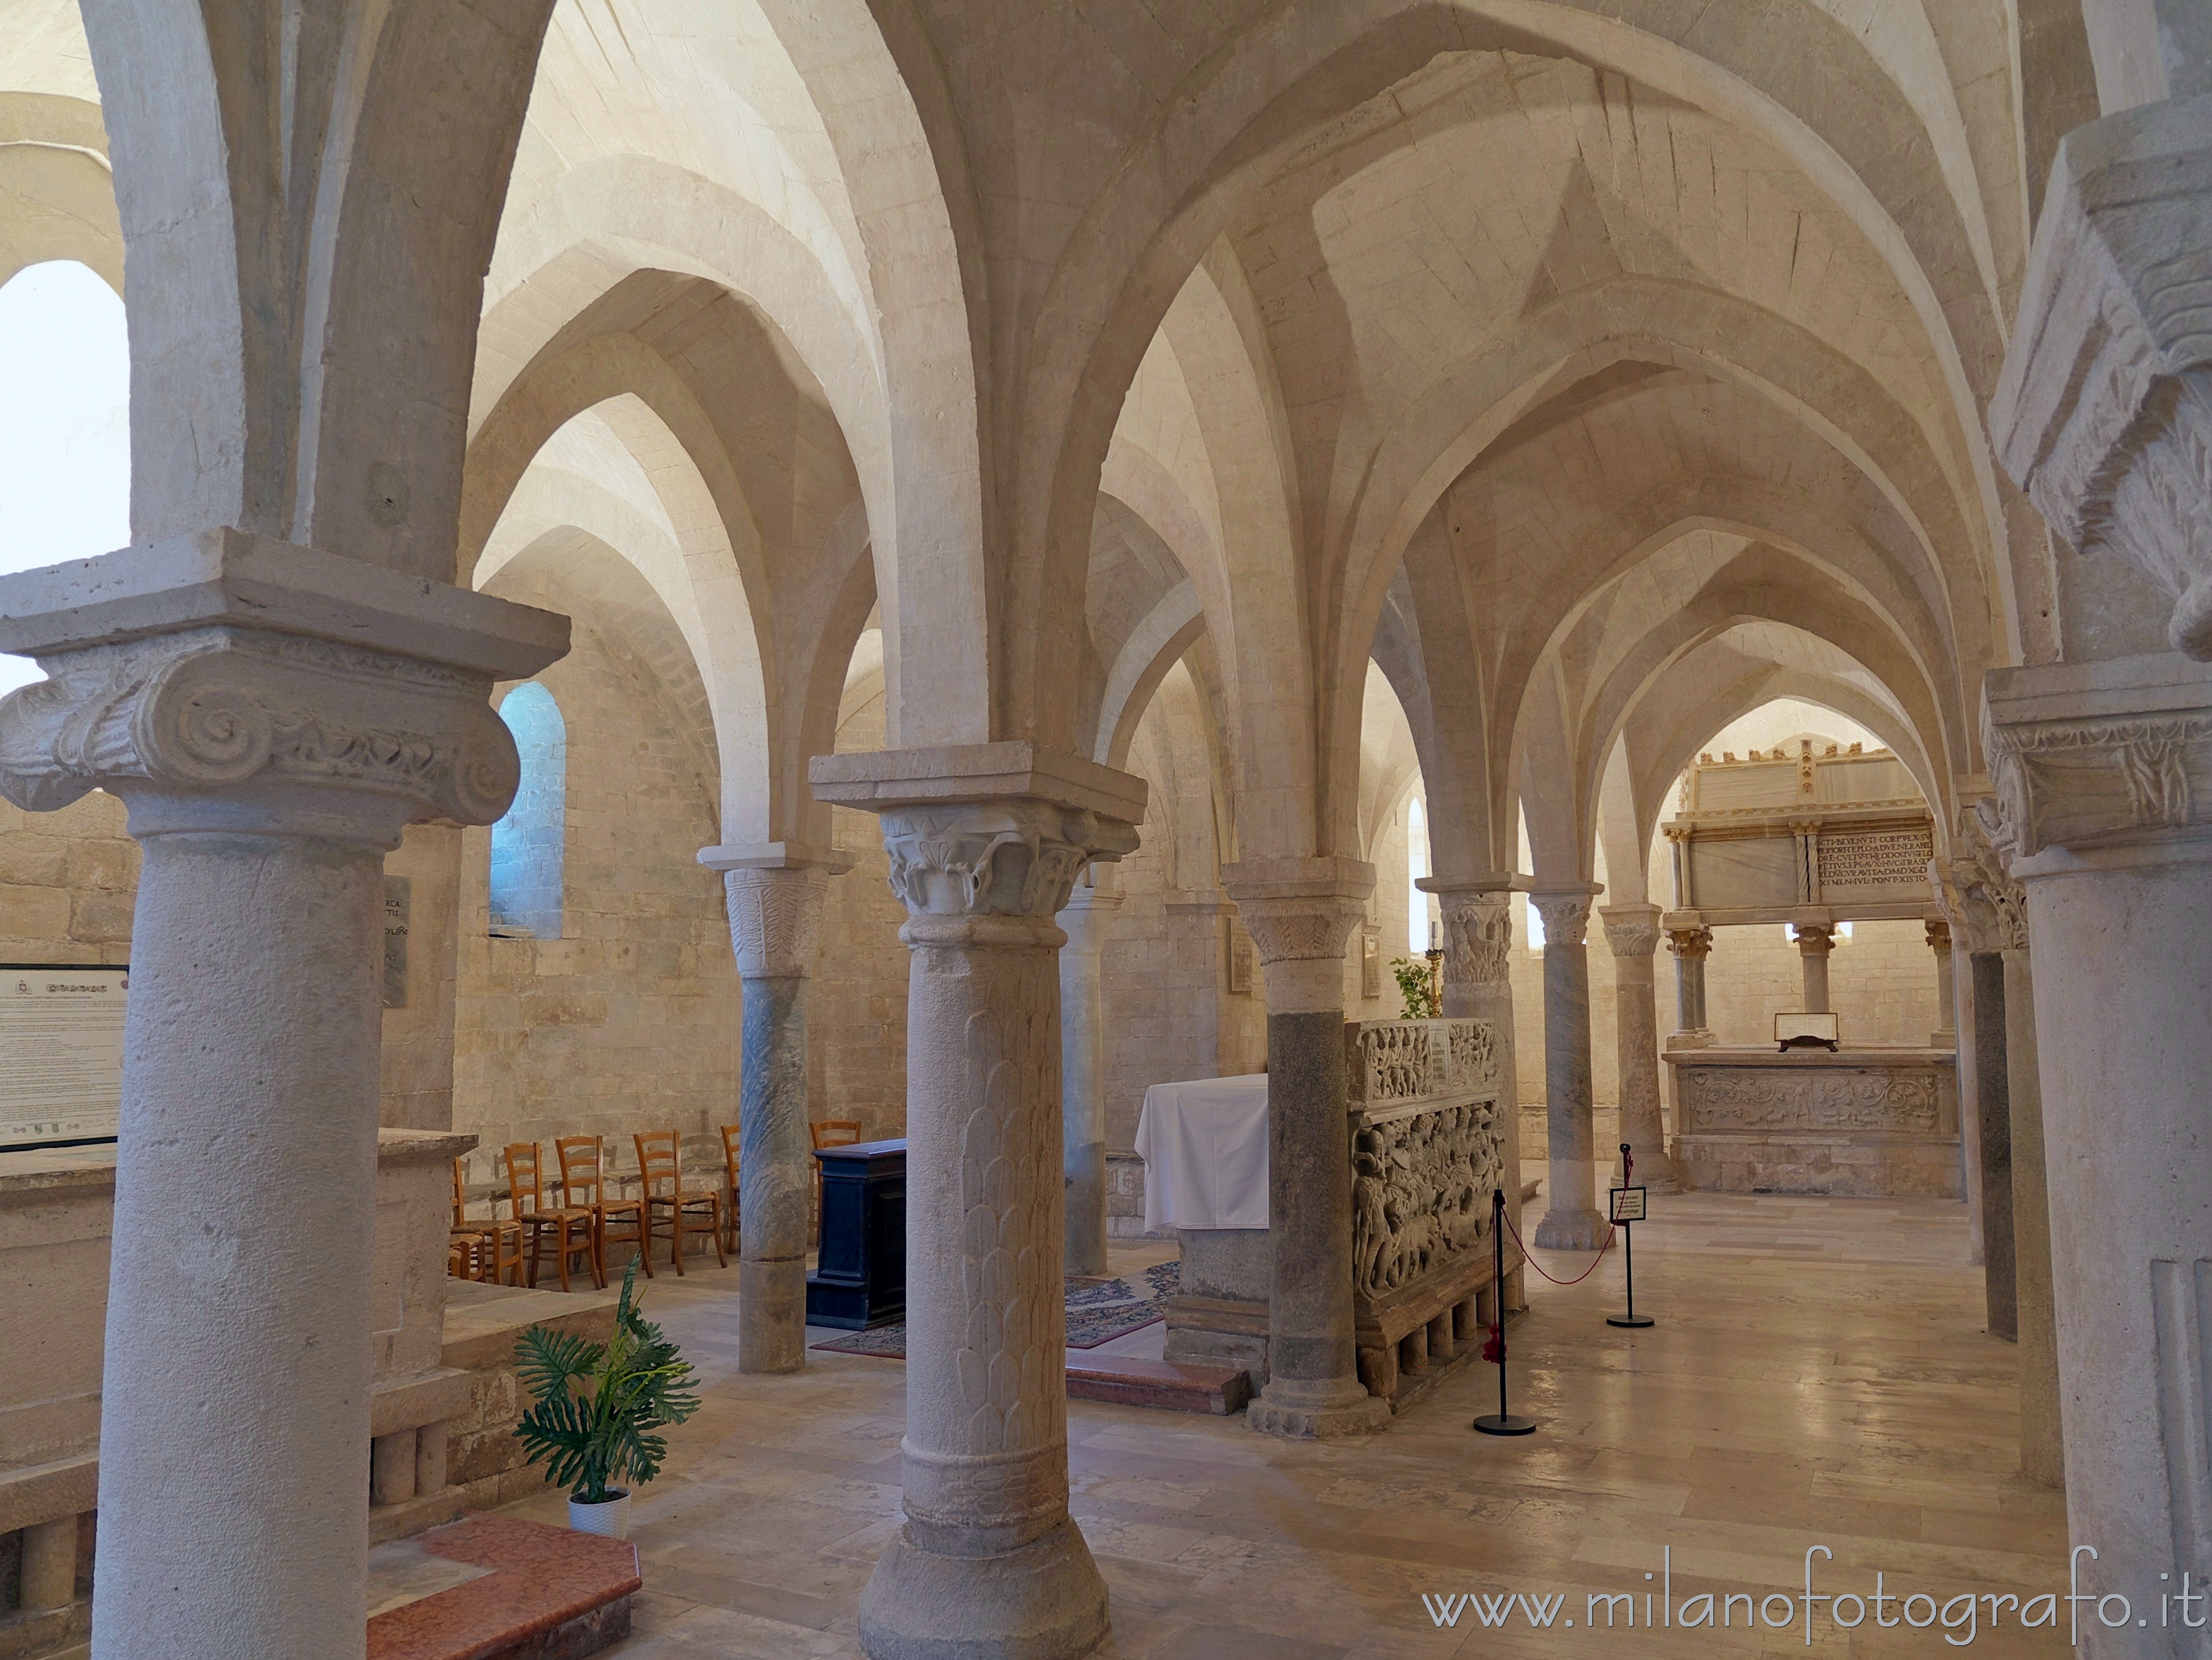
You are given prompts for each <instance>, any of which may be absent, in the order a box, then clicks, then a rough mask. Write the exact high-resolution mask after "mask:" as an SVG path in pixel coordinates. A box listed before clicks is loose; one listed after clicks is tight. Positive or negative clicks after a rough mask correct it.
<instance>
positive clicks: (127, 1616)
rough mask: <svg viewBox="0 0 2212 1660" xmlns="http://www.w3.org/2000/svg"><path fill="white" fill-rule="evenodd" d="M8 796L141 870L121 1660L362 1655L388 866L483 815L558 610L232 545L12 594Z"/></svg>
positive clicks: (112, 1301) (109, 1356) (5, 595)
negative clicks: (136, 858)
mask: <svg viewBox="0 0 2212 1660" xmlns="http://www.w3.org/2000/svg"><path fill="white" fill-rule="evenodd" d="M0 618H4V620H0V651H9V652H27V653H28V654H31V655H33V656H34V657H36V658H37V659H38V660H39V662H40V665H41V666H43V667H44V668H45V669H46V672H47V674H48V675H49V676H51V677H52V678H50V679H49V680H47V681H46V682H44V683H41V684H33V685H31V686H27V687H25V688H23V689H22V690H19V691H17V692H15V694H13V695H12V696H9V698H8V699H7V700H6V702H4V703H0V793H4V794H6V795H7V797H8V799H9V800H11V801H13V802H15V804H16V805H17V806H21V807H24V808H27V809H28V810H30V811H33V812H39V811H45V810H48V809H52V808H56V807H61V806H67V805H68V804H69V803H70V802H71V801H74V800H77V799H78V798H80V797H82V795H84V794H87V793H88V791H90V790H92V789H94V788H95V787H98V788H101V789H106V790H107V791H109V792H111V793H112V794H116V795H118V796H120V797H121V798H122V799H123V800H124V801H125V803H126V804H127V805H128V806H129V808H130V827H131V834H132V835H133V836H136V837H137V839H138V842H139V844H140V847H141V848H142V850H143V866H142V868H141V872H140V875H139V880H138V900H137V920H136V922H135V925H134V929H133V939H134V945H133V947H132V952H131V970H132V974H131V997H130V1006H129V1009H128V1012H127V1015H126V1018H125V1028H124V1061H123V1110H122V1127H121V1136H120V1146H119V1147H118V1163H117V1174H116V1183H115V1213H114V1230H115V1231H114V1244H113V1252H112V1268H111V1272H110V1283H109V1291H108V1302H107V1326H106V1359H105V1363H104V1366H105V1371H104V1377H103V1380H102V1398H103V1402H104V1405H103V1408H102V1411H101V1420H100V1569H99V1578H100V1589H99V1598H98V1601H99V1608H98V1613H97V1615H96V1621H95V1624H96V1629H95V1633H94V1652H95V1653H96V1654H99V1655H100V1656H102V1657H103V1660H122V1657H125V1656H131V1657H134V1660H135V1657H136V1656H137V1655H141V1654H149V1653H156V1652H158V1653H160V1654H161V1655H162V1656H163V1657H165V1660H235V1657H237V1656H240V1655H246V1654H254V1655H303V1656H304V1655H315V1656H319V1657H320V1656H328V1657H331V1660H344V1657H348V1656H354V1657H358V1656H359V1655H361V1654H362V1651H363V1648H364V1643H365V1635H364V1633H365V1620H366V1608H365V1602H364V1597H365V1590H364V1586H365V1576H366V1572H367V1557H368V1475H369V1433H368V1431H369V1395H370V1377H371V1332H372V1330H373V1329H374V1326H375V1325H376V1324H377V1320H376V1318H375V1317H374V1311H373V1309H372V1306H371V1298H370V1283H369V1252H368V1239H369V1238H370V1237H371V1235H372V1234H373V1233H374V1231H375V1189H376V1129H377V1067H378V1037H379V1026H380V1003H381V1000H382V986H381V981H382V957H383V953H382V911H383V886H384V881H383V862H384V855H385V854H386V853H387V852H389V851H390V850H391V849H392V848H394V847H395V846H397V845H398V841H399V836H400V831H401V830H402V828H403V827H404V825H405V824H408V823H409V822H410V821H411V820H416V819H425V818H440V819H443V820H446V821H448V822H452V823H456V824H489V823H490V822H491V821H492V820H493V819H495V818H497V817H498V816H499V815H500V813H501V812H502V811H504V810H505V808H506V806H507V803H508V801H509V800H511V799H512V797H513V792H514V787H515V781H516V776H517V763H516V758H515V752H514V745H513V739H511V738H509V737H508V735H507V728H506V727H505V726H504V725H502V724H501V721H500V720H499V718H498V716H497V715H495V714H494V713H493V712H492V709H491V707H490V703H489V693H490V690H491V685H492V683H493V681H494V680H495V679H504V678H519V677H520V676H523V675H527V674H531V673H534V672H536V671H537V670H538V669H540V668H542V667H544V665H545V664H546V663H548V662H550V661H551V660H553V659H554V658H556V657H557V656H558V655H560V654H561V652H562V650H563V649H565V648H566V643H567V633H568V624H567V623H566V621H565V619H563V618H560V617H551V616H549V615H547V614H546V613H544V612H542V611H531V610H529V609H527V608H526V607H524V606H520V605H510V604H507V602H505V601H502V600H499V599H492V598H490V597H489V596H488V595H484V594H477V593H465V592H463V591H461V590H459V589H454V588H450V587H444V586H442V585H440V584H435V583H430V582H427V581H419V580H416V579H413V578H409V577H405V576H403V575H400V574H399V573H398V572H395V571H388V570H385V569H380V568H377V567H374V566H369V565H364V564H361V563H358V562H355V561H353V560H349V559H342V558H338V557H337V556H333V555H331V554H327V553H322V552H319V551H317V550H313V549H309V548H303V547H297V546H293V545H290V544H285V543H282V542H277V541H274V540H272V539H270V538H261V537H255V536H250V535H246V534H245V533H243V532H238V531H235V530H228V529H225V530H217V531H214V532H205V533H203V534H197V535H187V536H181V537H178V538H173V539H171V540H169V541H166V542H161V543H155V544H149V545H146V546H141V547H133V548H129V549H125V550H123V551H122V552H119V553H113V554H110V555H107V556H105V557H103V558H100V559H96V560H92V561H88V562H82V563H77V564H70V565H62V566H57V567H54V568H52V569H46V570H34V571H28V572H25V573H23V574H22V575H16V576H9V577H5V578H0Z"/></svg>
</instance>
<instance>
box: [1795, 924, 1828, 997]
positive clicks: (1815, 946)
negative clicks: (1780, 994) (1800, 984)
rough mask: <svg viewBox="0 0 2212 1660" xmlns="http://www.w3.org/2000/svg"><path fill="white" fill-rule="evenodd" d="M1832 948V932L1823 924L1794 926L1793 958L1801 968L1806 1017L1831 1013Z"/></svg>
mask: <svg viewBox="0 0 2212 1660" xmlns="http://www.w3.org/2000/svg"><path fill="white" fill-rule="evenodd" d="M1835 948H1836V937H1835V933H1834V931H1833V930H1832V929H1830V928H1829V927H1826V925H1825V924H1823V923H1819V922H1800V923H1798V924H1797V954H1798V956H1799V958H1802V961H1803V963H1804V965H1805V1012H1806V1013H1808V1014H1826V1013H1828V1012H1830V1011H1831V1008H1832V1005H1831V1004H1830V1003H1829V1001H1828V953H1829V952H1832V951H1833V950H1834V949H1835Z"/></svg>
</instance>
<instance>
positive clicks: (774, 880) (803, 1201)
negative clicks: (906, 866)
mask: <svg viewBox="0 0 2212 1660" xmlns="http://www.w3.org/2000/svg"><path fill="white" fill-rule="evenodd" d="M699 862H700V863H701V864H702V865H705V866H707V867H708V869H710V870H718V871H720V872H721V873H722V888H723V894H724V898H725V901H726V905H727V908H728V912H729V921H730V947H731V952H732V955H733V956H734V958H736V961H737V966H738V983H739V986H740V988H741V994H742V996H743V997H744V1034H743V1043H742V1047H741V1049H740V1053H739V1060H738V1067H739V1071H738V1371H744V1372H787V1371H799V1370H800V1369H801V1368H802V1367H803V1366H804V1365H805V1363H806V1243H807V1233H808V1220H809V1218H810V1215H811V1211H812V1208H813V1196H814V1168H813V1165H814V1156H813V1147H814V1138H813V1134H812V1133H811V1128H810V1127H809V1120H810V1119H811V1116H812V1114H811V1112H810V1111H809V1110H808V1104H807V1081H806V1003H807V988H808V986H809V984H810V982H811V980H812V978H813V975H814V964H815V961H816V959H817V958H818V957H819V956H820V955H821V946H822V902H823V897H824V895H825V892H826V891H827V889H828V886H829V878H830V877H831V876H832V875H833V874H836V873H838V872H840V871H843V870H847V869H849V868H850V867H851V864H852V861H851V860H849V859H848V858H846V857H845V856H844V855H842V854H837V853H833V852H830V851H829V850H827V849H808V848H799V847H797V846H793V845H791V844H787V843H784V842H769V843H766V844H764V845H751V846H730V847H720V848H702V849H701V851H700V854H699Z"/></svg>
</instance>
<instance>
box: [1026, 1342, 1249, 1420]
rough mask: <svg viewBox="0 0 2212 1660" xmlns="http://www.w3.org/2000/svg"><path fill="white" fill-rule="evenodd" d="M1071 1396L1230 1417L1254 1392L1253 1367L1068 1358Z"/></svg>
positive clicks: (1118, 1356)
mask: <svg viewBox="0 0 2212 1660" xmlns="http://www.w3.org/2000/svg"><path fill="white" fill-rule="evenodd" d="M1067 1395H1068V1398H1069V1399H1070V1400H1072V1401H1111V1402H1115V1404H1116V1405H1119V1406H1124V1407H1152V1408H1157V1409H1158V1410H1159V1411H1162V1412H1203V1413H1211V1414H1213V1415H1214V1416H1216V1417H1225V1416H1227V1415H1228V1414H1231V1413H1233V1412H1242V1411H1243V1409H1244V1405H1245V1403H1246V1402H1249V1401H1250V1400H1251V1398H1252V1376H1251V1374H1250V1373H1249V1372H1247V1371H1243V1370H1242V1369H1241V1368H1239V1369H1231V1367H1228V1366H1185V1365H1176V1364H1175V1363H1174V1362H1173V1361H1169V1360H1140V1359H1137V1358H1136V1357H1134V1356H1133V1355H1121V1354H1101V1355H1093V1356H1090V1357H1086V1358H1085V1359H1083V1360H1080V1361H1078V1360H1076V1359H1073V1358H1071V1359H1069V1361H1068V1363H1067Z"/></svg>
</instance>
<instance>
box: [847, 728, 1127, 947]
mask: <svg viewBox="0 0 2212 1660" xmlns="http://www.w3.org/2000/svg"><path fill="white" fill-rule="evenodd" d="M808 774H809V776H810V778H811V781H812V783H813V787H814V794H815V798H816V799H817V800H823V801H829V802H832V803H835V804H836V805H838V806H850V807H860V808H862V809H864V810H866V811H868V812H874V813H876V814H878V815H879V816H880V817H881V818H882V820H883V826H884V851H885V852H886V853H887V854H890V887H891V891H892V892H893V893H895V894H896V895H897V896H898V897H899V899H900V900H901V901H902V903H904V904H905V906H906V909H907V918H908V921H907V926H906V927H905V929H904V930H902V933H903V935H904V937H905V939H907V941H908V944H910V945H926V944H930V943H933V942H934V941H936V940H938V939H952V938H955V937H959V938H963V939H970V938H974V939H980V938H981V934H980V933H978V932H977V931H978V930H979V929H980V930H982V931H984V932H987V933H990V934H991V936H992V937H993V938H994V939H1000V942H1001V943H1005V944H1015V943H1030V944H1036V945H1041V946H1058V945H1060V930H1059V929H1058V928H1057V927H1054V924H1053V917H1054V915H1056V914H1057V913H1058V912H1059V911H1060V909H1062V908H1063V907H1065V906H1066V903H1067V900H1068V895H1069V894H1070V893H1071V892H1072V891H1073V889H1074V886H1075V880H1076V878H1077V877H1079V876H1080V875H1081V874H1082V873H1083V870H1084V867H1085V866H1087V865H1089V864H1090V863H1091V861H1092V860H1097V859H1119V858H1121V856H1122V855H1124V854H1129V853H1133V852H1134V851H1135V850H1136V847H1137V830H1136V826H1137V824H1138V822H1139V820H1141V819H1142V818H1143V817H1144V812H1145V791H1146V786H1145V782H1144V781H1143V780H1142V779H1140V778H1133V777H1131V776H1129V775H1127V774H1126V773H1120V772H1115V771H1114V770H1113V769H1110V768H1108V767H1102V766H1099V765H1098V764H1097V763H1095V762H1091V761H1086V760H1084V759H1082V758H1081V757H1078V756H1073V755H1063V754H1059V753H1057V752H1054V751H1047V750H1042V749H1040V748H1038V747H1037V746H1036V745H1034V744H1030V743H1025V742H1009V743H1001V744H974V745H959V746H953V747H948V748H944V749H923V750H884V751H876V752H874V753H872V754H866V755H817V756H816V757H814V759H813V760H812V761H811V763H809V765H808ZM948 930H950V932H948Z"/></svg>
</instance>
